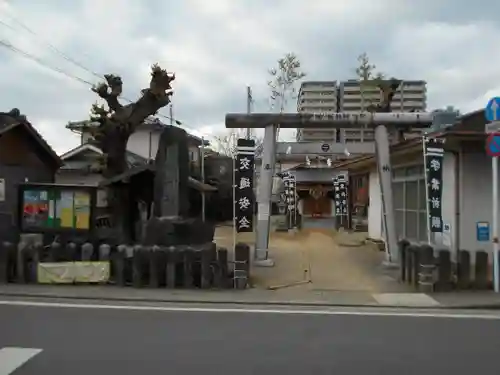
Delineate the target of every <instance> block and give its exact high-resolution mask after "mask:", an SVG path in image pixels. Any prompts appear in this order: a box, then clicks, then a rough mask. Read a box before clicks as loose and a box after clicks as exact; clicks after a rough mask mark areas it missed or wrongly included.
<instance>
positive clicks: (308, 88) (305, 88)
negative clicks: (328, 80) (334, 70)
mask: <svg viewBox="0 0 500 375" xmlns="http://www.w3.org/2000/svg"><path fill="white" fill-rule="evenodd" d="M336 90H337V85H333V86H313V85H311V86H301V88H300V93H301V94H302V93H304V92H331V91H336Z"/></svg>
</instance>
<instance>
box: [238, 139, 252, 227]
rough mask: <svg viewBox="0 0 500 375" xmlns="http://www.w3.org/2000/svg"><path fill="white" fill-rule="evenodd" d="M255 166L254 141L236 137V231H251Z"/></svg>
mask: <svg viewBox="0 0 500 375" xmlns="http://www.w3.org/2000/svg"><path fill="white" fill-rule="evenodd" d="M254 168H255V141H254V140H252V139H238V141H237V146H236V160H235V171H234V173H235V176H234V177H235V188H234V200H235V202H234V203H235V215H236V217H235V221H236V231H237V232H239V233H241V232H252V231H253V215H254V191H253V177H254Z"/></svg>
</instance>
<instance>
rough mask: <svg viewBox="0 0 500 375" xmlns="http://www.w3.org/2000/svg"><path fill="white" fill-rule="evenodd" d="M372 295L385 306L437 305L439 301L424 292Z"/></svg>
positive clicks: (416, 306) (415, 306)
mask: <svg viewBox="0 0 500 375" xmlns="http://www.w3.org/2000/svg"><path fill="white" fill-rule="evenodd" d="M372 297H373V298H374V299H375V301H377V302H378V303H380V304H381V305H383V306H393V307H401V306H411V307H414V308H418V307H436V306H439V302H438V301H436V300H435V299H434V298H432V297H430V296H428V295H427V294H424V293H379V294H372Z"/></svg>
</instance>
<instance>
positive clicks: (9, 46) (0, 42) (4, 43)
mask: <svg viewBox="0 0 500 375" xmlns="http://www.w3.org/2000/svg"><path fill="white" fill-rule="evenodd" d="M0 46H2V47H5V48H7V49H9V50H11V51H12V52H15V53H18V54H20V55H22V56H24V57H25V58H27V59H30V60H32V61H35V62H36V63H37V64H40V65H41V66H43V67H45V68H47V69H49V70H52V71H54V72H57V73H59V74H63V75H65V76H66V77H68V78H71V79H74V80H76V81H78V82H80V83H84V84H86V85H90V86H93V84H92V83H91V82H89V81H86V80H84V79H83V78H80V77H78V76H75V75H72V74H70V73H68V72H66V71H64V70H62V69H60V68H57V67H54V66H51V65H50V64H48V63H46V62H45V61H43V60H42V59H41V58H39V57H36V56H35V55H32V54H30V53H28V52H25V51H23V50H21V49H19V48H16V47H14V46H13V45H12V44H11V43H9V42H8V41H6V40H0Z"/></svg>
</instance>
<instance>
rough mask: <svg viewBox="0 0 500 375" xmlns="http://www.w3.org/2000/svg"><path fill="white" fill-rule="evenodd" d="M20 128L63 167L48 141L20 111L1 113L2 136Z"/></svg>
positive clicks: (0, 131)
mask: <svg viewBox="0 0 500 375" xmlns="http://www.w3.org/2000/svg"><path fill="white" fill-rule="evenodd" d="M19 126H22V127H24V129H25V130H26V131H27V132H28V134H30V135H31V136H32V137H33V139H34V140H35V142H36V143H37V144H38V145H39V146H40V147H41V149H42V150H43V151H44V152H45V153H46V154H47V156H48V157H49V158H50V159H51V160H52V161H53V162H54V164H55V165H56V166H57V167H60V166H61V165H62V161H61V159H60V158H59V156H57V154H56V152H55V151H54V150H53V149H52V147H50V145H49V144H48V143H47V141H46V140H45V139H44V138H43V137H42V135H41V134H40V133H39V132H38V131H37V130H36V129H35V128H34V127H33V125H32V124H31V123H30V122H29V121H28V120H27V119H26V117H25V116H23V115H21V114H20V112H19V110H18V109H16V108H15V109H13V110H12V111H10V112H0V135H2V134H4V133H7V132H9V131H11V130H13V129H15V128H17V127H19Z"/></svg>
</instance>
